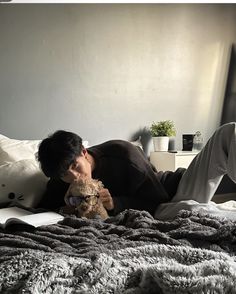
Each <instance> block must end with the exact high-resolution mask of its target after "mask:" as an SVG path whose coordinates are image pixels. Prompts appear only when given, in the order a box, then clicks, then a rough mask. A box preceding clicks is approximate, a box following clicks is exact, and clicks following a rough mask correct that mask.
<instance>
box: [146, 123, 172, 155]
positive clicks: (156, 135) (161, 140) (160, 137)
mask: <svg viewBox="0 0 236 294" xmlns="http://www.w3.org/2000/svg"><path fill="white" fill-rule="evenodd" d="M150 132H151V135H152V138H153V145H154V151H168V146H169V137H172V136H175V135H176V130H175V127H174V123H173V121H171V120H163V121H158V122H153V123H152V125H151V127H150Z"/></svg>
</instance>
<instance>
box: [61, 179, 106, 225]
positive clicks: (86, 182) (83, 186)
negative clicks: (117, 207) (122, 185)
mask: <svg viewBox="0 0 236 294" xmlns="http://www.w3.org/2000/svg"><path fill="white" fill-rule="evenodd" d="M103 187H104V186H103V183H102V182H101V181H98V180H95V179H91V178H80V179H77V180H75V181H74V182H73V183H71V184H70V186H69V188H68V190H67V192H66V194H65V197H64V200H65V203H66V204H67V205H68V206H69V207H71V206H72V207H75V211H76V214H77V216H79V217H85V218H90V219H92V218H96V217H101V218H102V219H103V220H105V219H107V218H108V213H107V211H106V209H105V208H104V206H103V204H102V201H101V199H100V198H99V191H100V190H101V189H102V188H103Z"/></svg>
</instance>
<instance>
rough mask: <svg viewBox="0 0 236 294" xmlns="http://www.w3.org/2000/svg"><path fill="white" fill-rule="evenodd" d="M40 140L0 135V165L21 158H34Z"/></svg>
mask: <svg viewBox="0 0 236 294" xmlns="http://www.w3.org/2000/svg"><path fill="white" fill-rule="evenodd" d="M40 142H41V140H15V139H10V138H8V137H5V136H3V135H0V165H1V164H5V163H9V162H15V161H19V160H23V159H35V154H36V153H37V151H38V145H39V143H40Z"/></svg>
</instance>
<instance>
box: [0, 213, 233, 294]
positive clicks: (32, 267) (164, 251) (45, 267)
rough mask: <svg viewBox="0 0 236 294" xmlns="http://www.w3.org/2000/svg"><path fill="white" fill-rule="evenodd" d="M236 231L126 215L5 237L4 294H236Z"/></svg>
mask: <svg viewBox="0 0 236 294" xmlns="http://www.w3.org/2000/svg"><path fill="white" fill-rule="evenodd" d="M235 253H236V223H235V222H231V221H227V220H226V219H221V220H220V219H218V218H216V217H210V216H207V215H204V216H203V215H201V214H199V213H197V212H187V211H182V212H181V213H180V214H179V216H178V217H177V218H176V219H175V220H174V221H158V220H154V219H153V217H152V216H151V215H150V214H149V213H147V212H144V211H135V210H126V211H124V212H122V213H120V214H119V215H117V216H115V217H111V218H109V219H107V220H106V221H102V220H100V219H97V220H87V219H79V218H75V217H66V218H65V219H64V220H63V221H62V222H61V223H59V224H56V225H50V226H42V227H39V228H37V229H34V230H32V229H24V230H22V229H19V230H17V231H3V230H1V231H0V293H11V294H14V293H17V294H20V293H32V294H42V293H88V294H89V293H94V294H95V293H97V294H102V293H104V294H108V293H117V294H118V293H127V294H128V293H135V294H139V293H148V294H152V293H199V294H200V293H201V294H202V293H224V294H225V293H236V257H235Z"/></svg>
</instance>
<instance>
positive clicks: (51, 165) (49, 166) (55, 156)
mask: <svg viewBox="0 0 236 294" xmlns="http://www.w3.org/2000/svg"><path fill="white" fill-rule="evenodd" d="M81 152H82V139H81V137H80V136H78V135H76V134H74V133H71V132H67V131H63V130H59V131H56V132H55V133H54V134H52V135H49V136H48V138H46V139H44V140H43V141H42V142H41V143H40V145H39V149H38V154H37V159H38V161H39V162H40V166H41V169H42V171H43V172H44V174H45V175H46V176H47V177H50V178H61V177H62V176H64V174H65V173H66V171H67V170H68V168H69V166H70V165H71V164H72V163H74V161H75V158H76V157H77V156H78V155H80V154H81Z"/></svg>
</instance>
